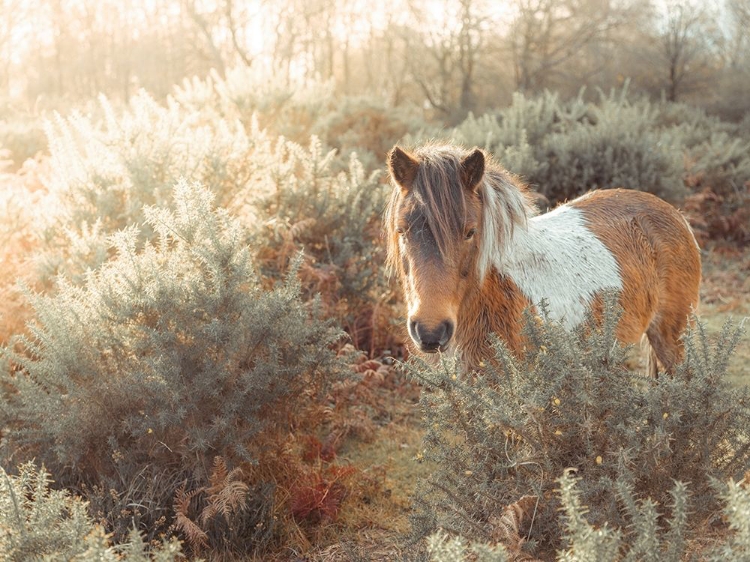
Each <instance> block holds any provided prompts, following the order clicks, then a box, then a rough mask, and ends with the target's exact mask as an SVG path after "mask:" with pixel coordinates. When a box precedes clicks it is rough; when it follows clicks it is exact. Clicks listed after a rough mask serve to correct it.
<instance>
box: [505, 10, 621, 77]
mask: <svg viewBox="0 0 750 562" xmlns="http://www.w3.org/2000/svg"><path fill="white" fill-rule="evenodd" d="M516 9H517V13H518V16H517V18H516V21H515V22H514V24H513V26H512V29H511V34H510V44H511V50H512V53H513V60H514V64H515V75H516V87H517V89H519V90H521V91H526V92H529V91H539V90H541V89H543V88H545V87H547V86H548V81H549V78H550V76H551V75H553V74H554V73H555V72H556V71H558V70H559V69H560V67H562V66H563V65H564V64H565V63H567V62H569V61H570V60H571V59H574V58H575V57H577V56H578V55H580V53H581V52H582V51H583V50H584V49H585V48H587V47H589V46H591V45H592V44H595V43H597V42H601V41H603V40H605V39H606V38H607V36H608V34H609V33H610V32H611V31H612V30H614V29H615V28H617V27H619V26H621V25H623V24H624V23H626V22H627V21H628V20H629V18H630V17H631V15H632V13H633V12H634V6H633V5H632V4H620V3H617V2H616V0H615V1H611V0H516Z"/></svg>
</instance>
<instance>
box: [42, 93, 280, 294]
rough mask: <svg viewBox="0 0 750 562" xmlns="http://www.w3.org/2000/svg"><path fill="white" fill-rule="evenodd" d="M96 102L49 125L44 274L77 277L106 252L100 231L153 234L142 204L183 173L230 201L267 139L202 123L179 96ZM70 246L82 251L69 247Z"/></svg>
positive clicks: (165, 200) (155, 199)
mask: <svg viewBox="0 0 750 562" xmlns="http://www.w3.org/2000/svg"><path fill="white" fill-rule="evenodd" d="M99 101H100V106H101V113H102V115H103V119H102V120H101V122H97V121H94V120H93V119H92V118H89V117H85V116H83V115H82V114H80V113H74V114H73V115H72V116H70V117H68V118H62V117H60V116H57V117H56V118H55V119H54V120H53V121H50V122H47V124H46V132H47V137H48V139H49V147H50V158H51V165H52V169H53V173H52V174H50V175H49V181H48V186H47V187H48V189H49V190H50V192H51V193H52V194H54V195H55V196H56V198H57V202H56V205H55V206H56V208H57V212H56V213H55V214H54V216H53V217H51V218H50V224H49V225H48V228H47V230H46V232H45V242H46V245H47V247H48V248H47V251H46V252H45V255H44V257H43V258H42V259H40V262H41V270H42V272H43V276H45V277H51V276H53V275H54V274H56V273H58V272H64V273H66V274H67V275H68V277H71V279H72V280H73V281H74V282H79V281H82V277H79V276H82V275H83V273H84V272H85V271H86V269H88V268H89V267H91V268H96V267H98V266H99V265H101V263H102V262H103V260H104V259H106V258H107V257H108V253H107V251H106V236H107V235H110V234H113V233H114V232H116V231H118V230H120V229H123V228H125V227H128V226H131V225H133V224H142V225H145V227H144V228H142V229H140V230H139V233H138V234H139V237H140V239H141V241H143V240H147V239H151V237H152V236H153V230H152V229H151V228H150V226H148V224H147V221H146V220H145V215H144V211H143V209H144V207H147V206H151V205H154V206H157V207H165V208H167V207H168V206H169V205H170V203H171V201H172V199H171V193H172V186H173V185H174V184H175V183H176V182H177V181H178V180H179V179H180V178H184V179H186V180H187V181H197V182H200V183H202V184H204V185H205V186H206V187H207V188H209V189H210V190H211V191H212V192H213V193H214V194H215V197H216V199H217V202H218V203H219V204H220V205H222V206H231V204H232V201H233V198H234V197H235V195H236V192H237V190H238V189H241V188H242V187H243V186H244V185H245V184H246V183H248V182H251V181H252V180H253V179H254V177H253V173H254V172H255V168H253V167H252V160H251V159H250V158H249V157H248V156H249V154H250V152H251V151H252V148H253V147H254V146H255V145H256V143H260V144H262V143H263V142H265V140H266V139H265V137H264V135H263V133H262V132H261V131H259V130H257V129H256V130H251V134H250V135H248V133H247V132H246V130H245V128H244V127H243V126H242V125H241V124H239V123H236V122H227V121H221V120H219V121H215V122H212V123H204V122H202V120H201V115H200V114H196V113H191V112H189V111H186V110H185V109H184V108H182V106H180V105H179V104H178V103H176V102H171V103H170V104H168V106H167V107H163V106H161V105H159V104H158V103H157V102H155V101H154V100H153V99H151V98H150V97H149V96H148V95H147V94H146V93H144V92H140V93H139V94H138V95H136V96H134V97H133V99H132V100H131V103H130V106H129V107H128V108H127V109H125V110H123V111H122V112H121V113H118V112H117V111H116V110H115V108H113V106H112V105H111V104H110V102H109V100H107V99H106V98H105V97H104V96H102V97H100V100H99ZM76 243H77V244H78V245H77V247H78V248H85V249H86V251H85V252H84V253H83V254H76V253H75V252H72V253H71V252H68V249H69V248H70V246H71V245H74V246H75V244H76Z"/></svg>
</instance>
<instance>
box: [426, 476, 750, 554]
mask: <svg viewBox="0 0 750 562" xmlns="http://www.w3.org/2000/svg"><path fill="white" fill-rule="evenodd" d="M579 481H580V479H578V478H576V477H575V475H574V471H572V470H566V471H565V473H564V474H563V476H561V477H560V478H559V479H558V483H559V486H560V488H559V490H557V493H558V494H559V495H560V502H561V505H562V508H561V509H562V514H561V516H560V518H561V522H562V524H563V528H564V531H563V532H564V537H563V542H564V545H565V546H564V547H563V549H561V550H559V551H558V552H557V555H556V556H555V560H558V561H560V562H584V561H585V562H599V561H601V560H607V561H612V562H619V561H636V560H637V561H639V562H640V561H643V562H646V561H651V560H652V561H654V562H662V561H664V562H679V561H681V560H685V559H686V556H692V558H691V559H694V558H695V552H694V551H691V550H690V545H688V543H687V541H686V538H687V537H686V535H687V530H688V529H687V528H686V525H685V523H686V521H687V517H688V508H689V506H688V503H689V502H688V499H689V494H688V492H687V489H686V486H685V485H684V484H682V483H679V482H678V483H677V484H676V485H675V486H674V488H673V489H672V497H673V503H672V505H671V506H670V507H671V511H672V515H671V517H670V518H668V519H667V520H666V521H664V520H663V518H662V517H660V514H659V512H658V511H657V507H658V506H657V505H656V504H655V503H654V502H652V501H651V500H650V499H646V500H644V501H640V502H636V500H635V498H633V496H632V493H631V491H630V490H628V489H625V490H624V491H623V493H622V495H621V499H622V505H623V508H622V509H623V511H625V512H627V513H628V515H629V518H630V531H629V534H630V535H631V536H635V538H636V540H635V541H634V542H633V543H632V544H633V546H632V547H630V546H629V545H628V542H627V541H626V540H625V535H624V533H623V531H622V530H620V529H615V528H611V527H608V526H607V525H604V526H594V525H591V524H590V523H589V521H588V518H587V514H588V512H589V510H588V507H587V506H586V505H584V504H583V503H582V501H581V494H580V491H579V490H578V488H577V485H578V483H579ZM718 487H719V486H718V485H717V488H718ZM722 488H723V489H722V491H721V496H722V500H723V501H724V502H725V505H724V508H723V511H724V517H725V518H726V520H727V521H728V522H729V529H730V530H729V536H728V537H727V536H725V537H723V538H722V539H720V543H721V544H719V545H718V546H717V545H714V546H712V547H711V548H708V549H707V550H706V551H705V553H704V556H703V557H702V558H701V559H705V560H710V561H712V562H720V561H725V560H748V559H750V533H749V532H748V524H747V522H748V520H750V519H748V516H750V491H748V487H747V483H746V482H745V483H740V484H738V483H735V482H734V481H733V480H730V481H729V483H728V485H727V486H726V487H724V486H722ZM524 515H525V516H529V514H524ZM519 538H520V537H519ZM631 540H632V538H631ZM520 542H523V541H522V540H521V541H520ZM427 552H428V554H429V556H430V560H432V561H433V562H467V561H469V560H471V561H484V562H505V561H506V560H525V561H528V562H536V560H537V559H532V556H531V555H529V554H528V553H524V552H523V551H520V550H517V551H516V552H510V551H509V549H508V548H506V546H505V545H503V544H487V543H473V544H467V541H466V540H464V539H462V538H461V537H451V536H449V535H447V534H446V533H445V532H442V531H441V532H437V533H435V534H434V535H432V536H430V537H429V538H428V540H427Z"/></svg>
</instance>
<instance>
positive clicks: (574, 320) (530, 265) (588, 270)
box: [494, 205, 622, 329]
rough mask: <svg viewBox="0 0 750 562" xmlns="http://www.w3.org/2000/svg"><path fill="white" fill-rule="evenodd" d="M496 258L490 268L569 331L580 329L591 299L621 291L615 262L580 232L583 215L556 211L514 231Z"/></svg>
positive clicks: (564, 209)
mask: <svg viewBox="0 0 750 562" xmlns="http://www.w3.org/2000/svg"><path fill="white" fill-rule="evenodd" d="M505 249H506V252H505V253H504V254H497V255H496V256H495V260H494V266H495V268H496V269H497V270H498V271H499V272H500V273H503V274H505V275H508V277H510V278H511V279H512V280H513V282H514V283H515V284H516V285H517V286H518V288H519V289H520V290H521V291H522V292H523V293H524V295H526V297H527V298H528V299H529V300H530V301H531V302H532V303H533V304H535V305H538V304H539V303H540V302H541V301H542V300H543V299H546V301H547V306H548V310H549V315H550V318H551V319H553V320H557V321H560V322H562V323H563V325H564V326H566V327H567V328H569V329H570V328H573V327H575V326H577V325H578V324H580V323H581V321H582V320H583V319H584V318H585V316H586V311H587V309H588V307H589V306H590V304H591V301H592V299H593V298H594V296H595V295H596V294H597V293H599V292H600V291H602V290H604V289H616V290H622V278H621V276H620V271H619V267H618V265H617V261H616V260H615V257H614V256H613V255H612V253H611V252H610V251H609V250H608V249H607V247H606V246H605V245H604V244H603V243H602V242H601V240H599V239H598V238H597V237H596V236H594V234H593V233H592V232H591V231H590V230H589V229H588V228H587V227H586V225H585V221H584V217H583V213H582V212H581V211H580V210H579V209H576V208H574V207H570V206H568V205H562V206H560V207H558V208H556V209H555V210H554V211H551V212H549V213H546V214H544V215H539V216H536V217H533V218H531V219H530V220H529V222H528V228H526V229H524V228H516V229H515V230H514V231H513V237H512V240H511V241H510V243H509V244H507V245H506V247H505Z"/></svg>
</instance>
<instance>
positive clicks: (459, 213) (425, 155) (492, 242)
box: [385, 144, 537, 280]
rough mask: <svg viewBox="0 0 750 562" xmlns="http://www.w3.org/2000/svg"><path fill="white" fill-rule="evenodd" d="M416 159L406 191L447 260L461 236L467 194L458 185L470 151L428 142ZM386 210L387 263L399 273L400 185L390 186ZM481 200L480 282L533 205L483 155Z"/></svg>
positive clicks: (508, 176)
mask: <svg viewBox="0 0 750 562" xmlns="http://www.w3.org/2000/svg"><path fill="white" fill-rule="evenodd" d="M411 154H412V156H413V157H414V158H415V159H416V160H417V161H418V162H419V168H418V169H417V175H416V177H415V179H414V182H413V184H412V186H411V188H410V193H411V194H412V196H413V197H414V198H415V200H416V201H417V202H418V204H419V205H420V208H421V210H422V212H423V213H424V215H425V218H426V220H427V224H428V226H429V228H430V230H431V232H432V235H433V237H434V238H435V242H436V243H437V246H438V250H439V251H440V254H441V255H442V256H443V258H445V257H446V256H450V255H452V252H451V250H452V249H453V245H454V244H456V243H457V242H458V241H460V240H461V234H460V233H461V232H462V230H463V228H464V225H463V221H464V217H465V216H466V205H467V193H466V190H465V189H462V188H461V187H460V179H459V178H460V163H461V160H463V159H464V158H465V157H466V156H468V155H469V154H470V151H469V150H466V149H465V148H462V147H459V146H455V145H445V144H427V145H424V146H421V147H419V148H417V149H416V150H414V151H412V152H411ZM394 187H395V188H394V190H393V194H392V195H391V199H390V201H389V203H388V206H387V208H386V213H385V224H386V228H387V235H388V258H387V265H388V269H389V271H390V272H393V271H398V269H399V268H398V261H399V259H400V252H399V246H398V235H397V234H396V228H397V226H398V225H397V224H396V222H397V221H398V217H397V216H396V213H397V208H398V202H399V200H400V198H401V188H400V187H399V186H394ZM478 193H479V196H480V198H481V200H482V215H483V216H482V224H483V227H482V231H483V234H482V239H481V240H480V241H479V257H478V260H477V273H478V275H479V279H480V280H483V279H484V277H485V275H486V274H487V272H488V271H489V269H490V267H491V265H492V263H493V261H494V260H495V259H496V258H497V257H498V256H500V255H502V252H503V251H504V250H505V246H506V245H507V244H508V243H509V241H510V240H511V238H512V236H513V229H514V228H515V226H516V225H518V226H521V227H524V228H525V227H526V223H527V220H528V218H529V217H531V216H533V215H535V214H536V212H537V211H536V208H535V207H534V205H533V204H532V203H531V200H530V199H529V198H528V196H527V188H526V186H525V185H524V184H523V183H522V182H521V181H520V180H519V179H518V178H517V177H516V176H514V175H512V174H510V173H509V172H508V171H507V170H505V169H504V168H503V167H502V166H500V165H499V164H497V163H495V162H493V161H492V159H491V158H490V157H488V156H487V155H485V172H484V177H483V180H482V184H481V186H480V187H479V191H478Z"/></svg>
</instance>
